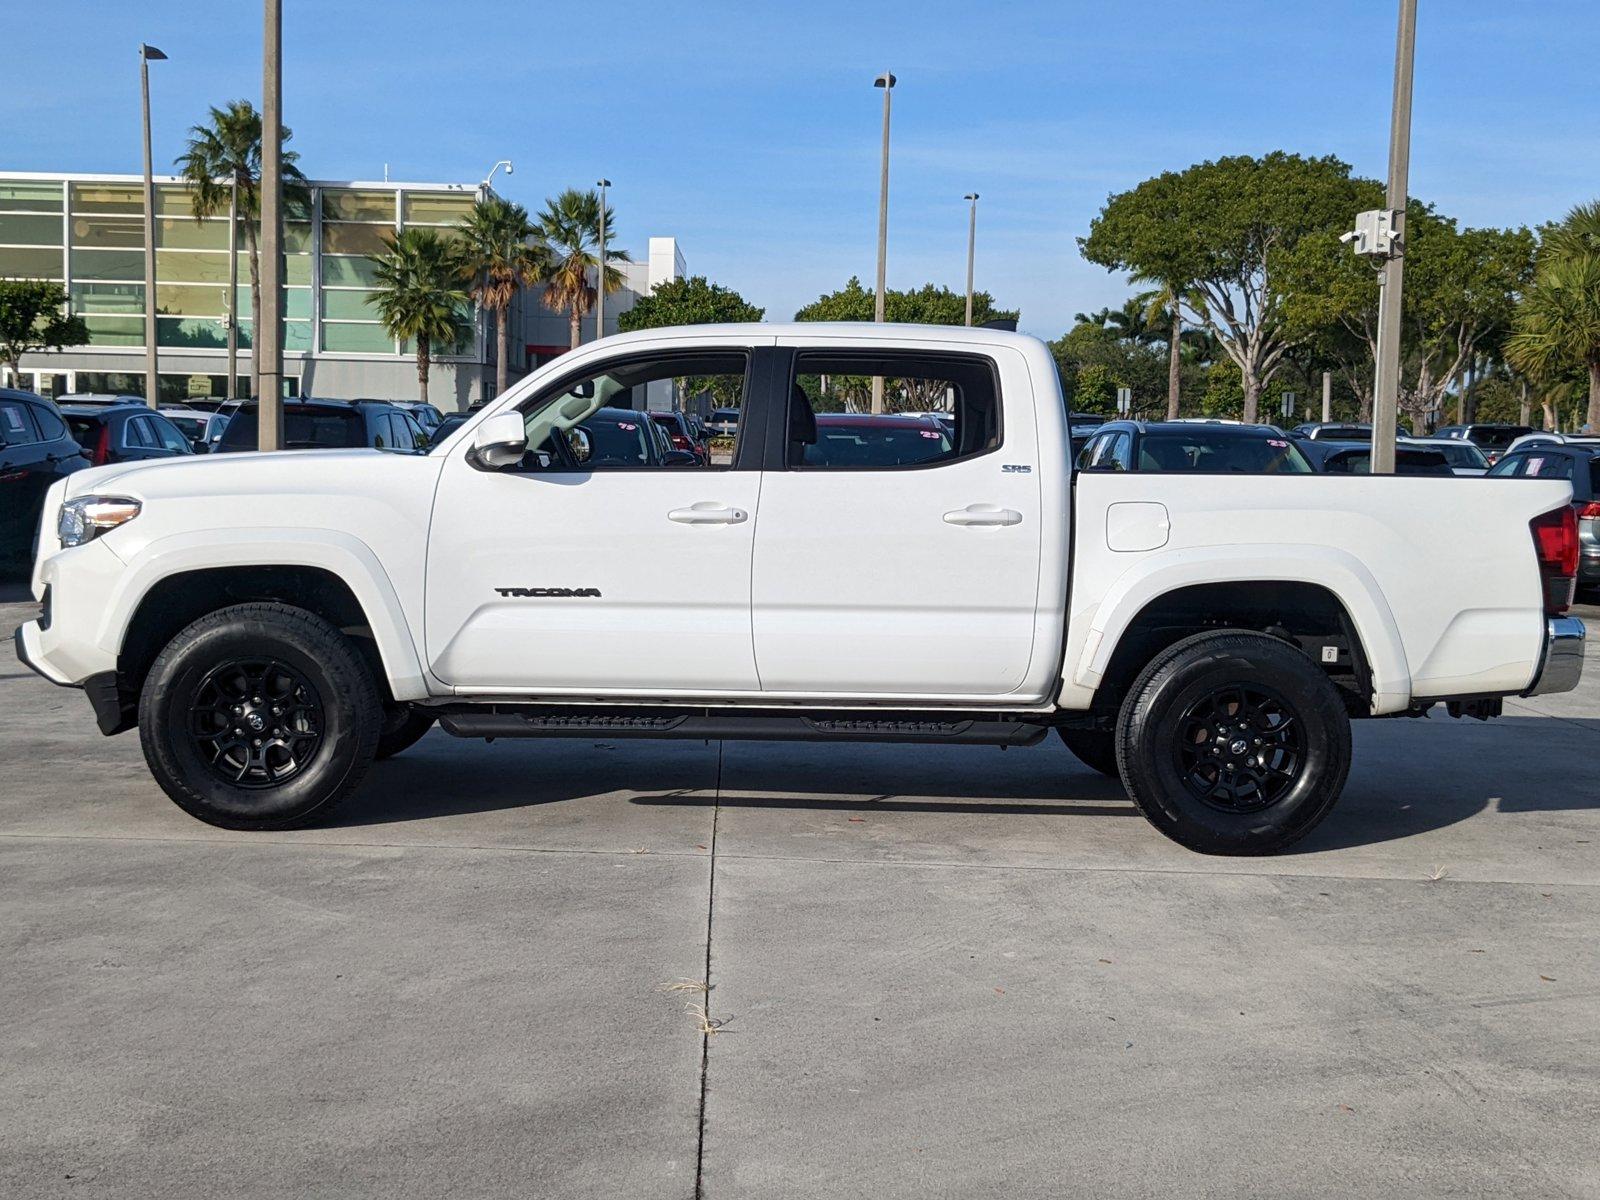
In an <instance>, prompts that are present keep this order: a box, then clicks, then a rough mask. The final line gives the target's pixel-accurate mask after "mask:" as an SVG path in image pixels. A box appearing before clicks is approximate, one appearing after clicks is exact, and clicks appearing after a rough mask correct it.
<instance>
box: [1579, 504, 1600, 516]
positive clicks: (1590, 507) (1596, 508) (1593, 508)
mask: <svg viewBox="0 0 1600 1200" xmlns="http://www.w3.org/2000/svg"><path fill="white" fill-rule="evenodd" d="M1596 517H1600V500H1591V501H1589V503H1587V504H1585V505H1584V506H1583V507H1582V508H1580V509H1578V520H1580V521H1593V520H1594V519H1595V518H1596Z"/></svg>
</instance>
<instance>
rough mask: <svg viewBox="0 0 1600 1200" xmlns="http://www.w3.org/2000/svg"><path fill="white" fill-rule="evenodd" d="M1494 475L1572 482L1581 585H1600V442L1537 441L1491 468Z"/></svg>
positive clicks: (1514, 451)
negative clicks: (1585, 443)
mask: <svg viewBox="0 0 1600 1200" xmlns="http://www.w3.org/2000/svg"><path fill="white" fill-rule="evenodd" d="M1489 476H1490V477H1491V478H1495V479H1506V478H1512V479H1561V480H1565V481H1566V482H1568V483H1570V484H1571V485H1572V510H1573V515H1574V516H1575V517H1576V518H1577V521H1578V586H1579V587H1583V588H1593V587H1600V444H1595V443H1591V444H1588V445H1584V444H1579V443H1576V442H1564V443H1557V442H1535V443H1533V444H1530V445H1524V446H1521V447H1519V448H1518V449H1516V450H1513V451H1510V452H1509V453H1507V454H1505V455H1504V456H1503V457H1502V458H1501V459H1500V461H1499V462H1497V463H1495V464H1494V466H1492V467H1490V468H1489Z"/></svg>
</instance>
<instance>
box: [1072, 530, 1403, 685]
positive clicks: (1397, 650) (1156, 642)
mask: <svg viewBox="0 0 1600 1200" xmlns="http://www.w3.org/2000/svg"><path fill="white" fill-rule="evenodd" d="M1283 549H1284V551H1285V552H1284V553H1283V554H1282V555H1281V556H1280V555H1277V554H1273V555H1271V556H1270V557H1268V556H1263V557H1260V558H1254V557H1253V558H1252V559H1250V560H1234V561H1231V562H1226V563H1223V562H1218V561H1215V560H1211V561H1207V560H1205V559H1201V560H1199V561H1195V560H1193V559H1191V560H1190V561H1186V562H1181V563H1175V564H1168V565H1167V566H1166V567H1164V568H1157V569H1154V570H1150V571H1146V572H1136V573H1130V575H1125V576H1124V577H1123V578H1122V579H1119V580H1118V581H1117V583H1116V584H1114V585H1113V587H1112V588H1111V589H1110V590H1109V591H1108V592H1107V594H1106V596H1105V598H1104V599H1103V600H1102V602H1101V603H1100V604H1099V605H1098V607H1097V609H1096V610H1095V614H1094V617H1093V619H1092V620H1091V622H1090V629H1089V633H1088V635H1087V637H1086V638H1085V641H1084V645H1083V648H1082V651H1081V653H1080V654H1079V656H1078V657H1077V659H1076V662H1075V665H1074V666H1073V668H1072V670H1071V673H1070V674H1069V676H1068V679H1069V681H1070V682H1071V683H1073V684H1076V685H1077V686H1079V687H1081V688H1085V689H1088V690H1089V691H1092V692H1093V693H1094V696H1095V706H1096V707H1098V708H1104V707H1106V706H1107V705H1108V704H1111V703H1115V702H1117V701H1118V700H1119V699H1120V689H1125V688H1126V687H1127V685H1128V684H1130V683H1131V682H1132V679H1133V677H1134V676H1135V675H1137V674H1138V671H1139V670H1140V668H1141V667H1142V665H1143V664H1144V663H1145V662H1148V661H1149V660H1150V658H1151V657H1152V656H1154V655H1155V654H1159V653H1160V652H1161V651H1162V650H1163V649H1165V647H1166V646H1169V645H1171V644H1172V643H1173V642H1175V641H1177V640H1178V639H1179V638H1181V637H1185V636H1188V635H1189V634H1193V633H1197V632H1202V631H1204V630H1208V629H1221V628H1239V629H1251V630H1256V631H1258V632H1264V631H1275V632H1278V633H1280V635H1287V636H1288V640H1291V641H1296V642H1297V643H1298V644H1300V645H1301V646H1302V647H1303V648H1304V647H1307V646H1308V645H1311V644H1319V643H1317V639H1318V638H1319V637H1324V636H1326V637H1328V638H1330V639H1331V640H1330V642H1329V643H1328V644H1336V645H1341V646H1343V647H1345V648H1346V649H1347V651H1348V658H1347V659H1346V658H1344V656H1343V655H1341V660H1342V661H1341V662H1339V663H1336V664H1332V667H1334V668H1336V669H1330V671H1329V673H1330V675H1333V676H1334V677H1335V682H1336V683H1338V685H1339V686H1340V687H1341V690H1343V691H1344V692H1345V693H1346V694H1347V695H1348V696H1350V698H1351V699H1352V701H1354V703H1353V704H1352V711H1353V712H1356V713H1358V714H1362V715H1364V714H1369V713H1370V714H1377V713H1386V712H1398V711H1402V710H1404V709H1405V708H1406V706H1407V705H1408V704H1409V703H1410V697H1411V688H1410V675H1409V670H1408V667H1407V664H1406V659H1405V652H1404V648H1403V646H1402V643H1401V640H1400V634H1399V630H1398V628H1397V626H1396V624H1395V621H1394V618H1393V615H1392V614H1391V613H1390V611H1389V607H1388V604H1387V602H1386V601H1385V599H1384V597H1383V595H1382V592H1381V591H1380V590H1379V589H1378V586H1377V583H1376V581H1375V580H1373V579H1372V577H1371V574H1370V572H1368V571H1367V570H1366V568H1365V567H1364V566H1362V565H1361V564H1360V563H1358V562H1355V561H1354V560H1353V559H1352V560H1350V561H1348V562H1346V561H1340V560H1339V559H1338V558H1336V557H1335V558H1330V557H1316V558H1313V557H1310V556H1307V555H1305V554H1304V553H1303V552H1301V553H1296V552H1295V549H1296V548H1292V547H1285V548H1283ZM1314 661H1316V659H1314Z"/></svg>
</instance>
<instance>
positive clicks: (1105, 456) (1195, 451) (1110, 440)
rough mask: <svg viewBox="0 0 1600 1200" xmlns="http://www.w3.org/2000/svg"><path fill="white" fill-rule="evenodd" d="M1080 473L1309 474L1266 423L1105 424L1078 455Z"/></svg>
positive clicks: (1290, 444)
mask: <svg viewBox="0 0 1600 1200" xmlns="http://www.w3.org/2000/svg"><path fill="white" fill-rule="evenodd" d="M1077 469H1078V470H1080V471H1190V472H1198V473H1202V474H1246V475H1273V474H1284V475H1309V474H1311V472H1312V466H1311V464H1310V463H1309V462H1308V461H1307V460H1306V456H1305V454H1303V453H1302V452H1301V450H1300V448H1299V447H1298V446H1297V445H1296V444H1295V442H1294V441H1293V440H1292V439H1291V438H1290V437H1289V436H1288V435H1287V434H1285V433H1283V432H1282V431H1281V430H1279V429H1277V428H1275V427H1274V426H1271V425H1241V424H1234V423H1231V422H1221V421H1218V422H1211V421H1107V422H1106V423H1105V424H1104V425H1102V426H1100V428H1099V429H1097V430H1095V431H1094V434H1093V435H1092V436H1091V437H1090V438H1089V440H1088V442H1087V443H1086V444H1085V445H1084V447H1083V449H1081V450H1080V451H1079V452H1078V457H1077Z"/></svg>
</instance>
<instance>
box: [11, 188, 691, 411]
mask: <svg viewBox="0 0 1600 1200" xmlns="http://www.w3.org/2000/svg"><path fill="white" fill-rule="evenodd" d="M308 190H309V194H310V203H309V205H307V206H304V207H298V208H297V207H295V206H292V205H291V206H289V207H288V212H287V219H286V221H285V224H284V248H285V255H284V258H285V263H284V267H285V270H284V284H285V286H284V289H283V313H284V337H283V346H284V355H283V359H284V361H283V373H284V377H285V380H286V381H287V387H288V390H289V392H290V394H291V395H301V396H320V397H329V398H334V399H355V398H357V397H372V398H379V399H391V400H410V399H415V398H416V396H417V371H416V359H415V352H414V347H412V346H410V345H409V344H406V343H403V342H399V341H396V340H395V339H394V338H391V337H390V336H389V335H388V334H387V333H386V332H385V331H384V329H383V327H382V325H381V324H379V322H378V317H377V313H376V311H375V309H374V308H373V305H372V300H373V292H372V286H373V283H374V275H373V271H374V264H373V262H372V259H371V256H372V255H374V254H379V253H382V251H383V249H384V239H385V236H386V235H392V234H394V233H396V232H398V231H400V230H402V229H406V228H411V227H415V226H423V227H433V228H438V229H448V228H450V227H452V226H454V225H457V224H459V222H460V221H461V219H462V218H463V217H464V216H465V215H466V214H467V212H468V211H469V210H470V209H471V208H472V205H473V203H474V202H475V201H476V200H477V199H478V198H479V197H480V196H482V195H484V194H486V193H485V189H484V186H483V185H481V184H451V183H392V182H388V181H384V182H362V181H348V182H331V181H322V180H314V181H311V182H310V184H309V187H308ZM143 191H144V188H143V180H142V178H141V177H140V176H136V175H53V174H42V173H35V172H0V279H44V280H52V281H54V282H56V283H60V284H61V285H62V286H63V287H64V288H65V290H66V292H67V294H68V297H69V300H70V304H71V308H72V311H73V312H74V313H75V314H77V315H78V316H81V317H82V318H83V320H84V323H85V325H86V326H87V327H88V330H89V341H88V344H87V345H83V346H73V347H69V348H67V349H64V350H61V351H51V352H41V353H35V354H29V355H24V356H23V359H22V377H21V378H20V379H17V380H13V379H11V377H10V376H11V372H10V370H9V368H4V367H0V383H4V384H6V385H7V386H20V387H24V388H27V389H29V390H32V391H38V392H40V393H42V394H44V395H57V396H59V395H66V394H68V393H72V392H80V393H81V392H123V393H129V394H134V395H143V394H144V390H145V373H144V372H145V355H144V303H145V294H144V293H145V284H144V201H143ZM155 242H156V313H157V317H156V326H157V333H156V336H157V339H158V349H159V354H160V382H161V396H162V398H163V399H164V400H181V399H183V398H185V397H190V396H194V397H203V396H209V397H221V396H229V395H232V396H243V395H248V394H249V388H250V378H249V377H250V350H249V348H250V332H251V330H250V285H249V280H250V268H249V256H248V251H247V248H246V245H245V238H244V233H243V229H242V226H241V231H240V235H239V244H238V246H237V254H238V278H239V287H238V290H237V293H236V294H235V295H234V296H233V297H230V296H229V295H228V278H229V258H230V246H229V222H228V214H227V209H226V208H225V207H224V208H223V210H222V211H221V212H220V213H219V214H217V215H216V216H214V217H207V218H205V219H202V220H197V219H196V218H195V216H194V213H193V208H192V197H191V192H190V189H189V187H188V185H187V184H185V182H184V181H183V180H182V179H180V178H176V177H172V176H158V177H157V179H156V187H155ZM618 265H619V266H620V268H621V270H622V273H623V277H624V283H623V287H622V289H621V290H620V291H619V292H614V293H612V294H610V295H608V296H607V297H606V303H605V316H606V327H607V328H606V331H607V332H608V333H615V332H616V321H617V318H618V317H619V316H620V315H621V314H622V313H624V312H626V311H627V310H628V309H629V308H631V307H632V306H633V304H634V302H635V301H636V300H637V299H638V298H639V296H641V295H646V294H648V293H649V291H650V289H651V288H653V287H655V286H656V285H657V284H658V283H661V282H663V281H665V280H668V279H676V278H680V277H682V276H683V274H684V261H683V255H682V254H681V252H680V251H679V250H678V246H677V243H676V240H675V239H673V238H669V237H653V238H651V239H650V240H649V250H648V253H647V254H646V255H645V257H644V258H643V259H641V260H640V261H638V262H634V263H622V264H618ZM230 314H238V316H237V321H238V345H239V358H238V364H239V368H238V374H239V378H238V379H236V380H235V381H234V383H233V385H232V386H231V387H230V386H229V381H228V377H227V372H228V368H227V340H228V322H229V319H230ZM511 329H512V336H511V339H510V342H511V346H512V358H513V361H512V362H511V363H510V364H509V368H508V371H509V377H510V378H511V379H513V380H515V379H517V378H520V377H521V376H522V375H523V374H524V373H526V372H527V371H528V370H531V369H532V368H533V367H535V366H539V365H541V364H543V363H544V362H547V361H548V360H549V359H550V358H552V357H554V356H555V355H557V354H559V353H561V352H562V351H564V350H566V349H567V348H568V345H569V341H570V334H569V323H568V320H567V317H566V316H565V315H564V314H562V313H557V312H552V311H551V310H549V309H548V308H546V307H545V305H544V304H543V302H542V299H541V288H540V287H539V285H534V286H533V287H532V288H529V289H525V290H524V291H523V292H522V294H521V295H519V296H518V298H517V302H516V303H515V304H514V305H513V308H512V312H511ZM582 333H583V339H584V340H585V341H589V340H592V339H593V338H594V336H595V328H594V318H593V316H592V315H591V316H590V317H588V318H586V319H585V320H584V322H583V326H582ZM494 354H495V338H494V328H493V322H492V317H491V316H487V315H485V314H483V313H481V312H475V311H471V312H466V313H463V320H462V325H461V329H460V336H459V338H458V339H457V343H456V344H455V345H454V346H451V347H436V348H435V349H434V363H433V369H432V372H431V373H430V375H429V395H430V398H431V399H432V400H433V401H434V403H436V404H438V405H439V407H441V408H444V409H447V410H448V409H453V408H465V407H466V406H467V405H468V404H470V403H471V402H472V401H475V400H478V399H482V398H485V397H487V396H489V395H491V394H492V393H493V391H494V380H495V362H494Z"/></svg>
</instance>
